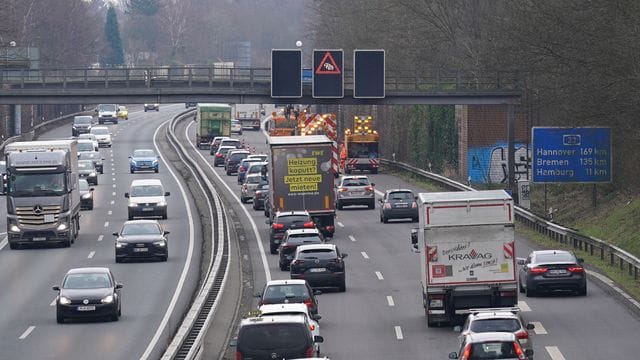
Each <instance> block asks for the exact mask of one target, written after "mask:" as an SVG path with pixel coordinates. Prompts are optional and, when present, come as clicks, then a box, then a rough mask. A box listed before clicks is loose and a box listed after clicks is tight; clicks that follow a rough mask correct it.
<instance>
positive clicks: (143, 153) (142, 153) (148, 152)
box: [133, 150, 156, 157]
mask: <svg viewBox="0 0 640 360" xmlns="http://www.w3.org/2000/svg"><path fill="white" fill-rule="evenodd" d="M155 156H156V153H155V152H154V151H153V150H135V151H134V152H133V157H155Z"/></svg>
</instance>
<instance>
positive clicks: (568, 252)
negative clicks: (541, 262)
mask: <svg viewBox="0 0 640 360" xmlns="http://www.w3.org/2000/svg"><path fill="white" fill-rule="evenodd" d="M533 254H534V255H553V254H568V255H571V256H573V253H572V252H571V251H567V250H535V251H533Z"/></svg>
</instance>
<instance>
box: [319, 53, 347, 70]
mask: <svg viewBox="0 0 640 360" xmlns="http://www.w3.org/2000/svg"><path fill="white" fill-rule="evenodd" d="M316 74H317V75H340V74H341V71H340V68H339V67H338V65H337V64H336V61H335V60H334V59H333V56H331V52H330V51H327V52H326V53H325V54H324V56H323V57H322V60H321V61H320V65H318V67H317V68H316Z"/></svg>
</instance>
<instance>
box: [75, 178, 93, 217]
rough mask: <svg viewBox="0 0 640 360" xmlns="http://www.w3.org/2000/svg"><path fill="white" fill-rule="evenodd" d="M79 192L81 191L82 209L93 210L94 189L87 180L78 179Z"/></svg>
mask: <svg viewBox="0 0 640 360" xmlns="http://www.w3.org/2000/svg"><path fill="white" fill-rule="evenodd" d="M78 190H80V208H81V209H87V210H93V188H92V187H89V183H88V182H87V180H86V179H78Z"/></svg>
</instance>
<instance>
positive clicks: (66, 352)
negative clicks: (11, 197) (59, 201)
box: [0, 105, 201, 360]
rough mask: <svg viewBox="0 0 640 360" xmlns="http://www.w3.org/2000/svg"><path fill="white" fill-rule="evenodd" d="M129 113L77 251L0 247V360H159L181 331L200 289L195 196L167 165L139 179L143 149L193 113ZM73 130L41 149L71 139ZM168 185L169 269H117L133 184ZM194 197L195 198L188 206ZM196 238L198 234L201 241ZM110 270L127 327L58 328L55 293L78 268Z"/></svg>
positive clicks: (56, 134)
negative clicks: (172, 122)
mask: <svg viewBox="0 0 640 360" xmlns="http://www.w3.org/2000/svg"><path fill="white" fill-rule="evenodd" d="M132 108H136V109H137V110H136V111H131V112H130V113H129V120H122V121H120V122H119V124H117V125H115V124H107V125H106V126H107V127H109V128H110V129H111V130H112V133H113V136H114V138H113V147H112V148H101V149H100V152H101V153H102V154H103V157H104V158H105V162H104V163H105V167H104V169H105V170H104V174H103V175H99V185H98V186H95V199H94V201H95V207H94V209H93V210H92V211H82V212H81V223H80V236H79V238H78V239H77V240H76V242H75V244H73V245H72V246H71V247H70V248H55V247H53V248H33V249H21V250H9V247H8V246H6V245H7V244H6V241H2V243H0V247H1V250H0V285H1V286H2V289H3V290H2V291H1V292H0V306H1V310H0V334H2V335H1V336H0V359H2V360H4V359H7V360H9V359H69V360H71V359H77V360H83V359H109V360H113V359H138V358H148V359H157V358H159V357H160V355H161V353H162V351H163V350H164V347H165V346H166V344H167V343H168V342H169V341H170V335H171V334H172V333H173V332H174V331H175V327H176V326H177V325H178V324H179V323H180V320H181V316H180V314H182V313H183V312H184V309H186V308H187V307H188V305H189V301H190V297H191V296H190V295H191V294H192V293H193V291H194V289H195V286H196V283H197V281H198V271H199V266H200V256H199V254H200V253H199V251H197V250H199V249H200V247H201V238H200V231H199V229H200V224H199V221H198V218H199V217H198V216H194V215H197V214H194V213H193V209H192V203H191V197H190V194H188V193H186V190H185V189H184V188H183V185H182V181H177V178H176V177H175V176H176V175H174V174H172V173H171V172H170V171H169V169H168V167H167V164H166V162H165V160H164V159H162V161H161V163H160V172H159V173H158V174H154V173H136V174H130V173H129V166H128V158H127V157H128V155H129V154H130V153H131V152H132V151H133V149H134V148H156V147H157V141H154V137H163V134H162V133H161V132H160V131H157V130H158V129H159V128H160V126H161V125H162V124H163V123H164V122H165V121H167V120H169V119H171V118H172V117H173V116H174V115H175V114H177V113H178V112H179V111H181V110H183V109H184V107H183V105H179V106H178V105H175V106H163V107H162V109H161V110H160V112H148V113H144V112H143V111H142V107H141V106H138V107H132ZM70 135H71V125H66V126H63V127H59V128H57V129H54V130H51V131H50V132H47V133H46V134H44V135H43V136H42V137H41V139H54V138H68V137H69V136H70ZM142 178H159V179H161V180H162V183H163V185H164V186H165V189H166V191H169V192H170V193H171V196H170V197H169V198H168V204H169V205H168V219H167V220H161V224H162V225H163V226H164V228H165V229H166V230H169V231H170V232H171V234H170V235H169V236H168V237H169V259H168V261H167V262H166V263H164V262H128V263H123V264H116V263H115V260H114V236H113V235H112V233H113V232H115V231H118V230H119V228H120V226H122V224H123V222H124V221H126V220H127V211H126V209H127V202H126V200H127V199H125V198H124V193H125V192H127V191H128V186H129V184H130V183H131V181H132V180H133V179H142ZM184 195H187V196H186V197H185V196H184ZM0 208H1V209H2V210H1V211H0V214H1V219H0V229H2V230H0V231H1V232H3V234H2V235H1V236H0V239H4V237H5V234H4V232H5V231H6V216H5V214H6V205H5V197H2V199H1V200H0ZM194 229H196V230H197V231H194ZM85 266H107V267H109V268H111V269H112V271H113V272H114V275H115V277H116V280H117V281H119V282H121V283H123V284H124V288H123V297H122V299H123V304H122V317H121V318H120V321H118V322H109V321H73V322H67V323H65V324H57V323H56V320H55V306H53V305H54V300H55V297H56V293H55V292H54V291H53V290H52V289H51V286H52V285H57V284H60V281H61V280H62V277H63V276H64V274H65V272H66V271H67V270H68V269H70V268H73V267H85Z"/></svg>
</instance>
